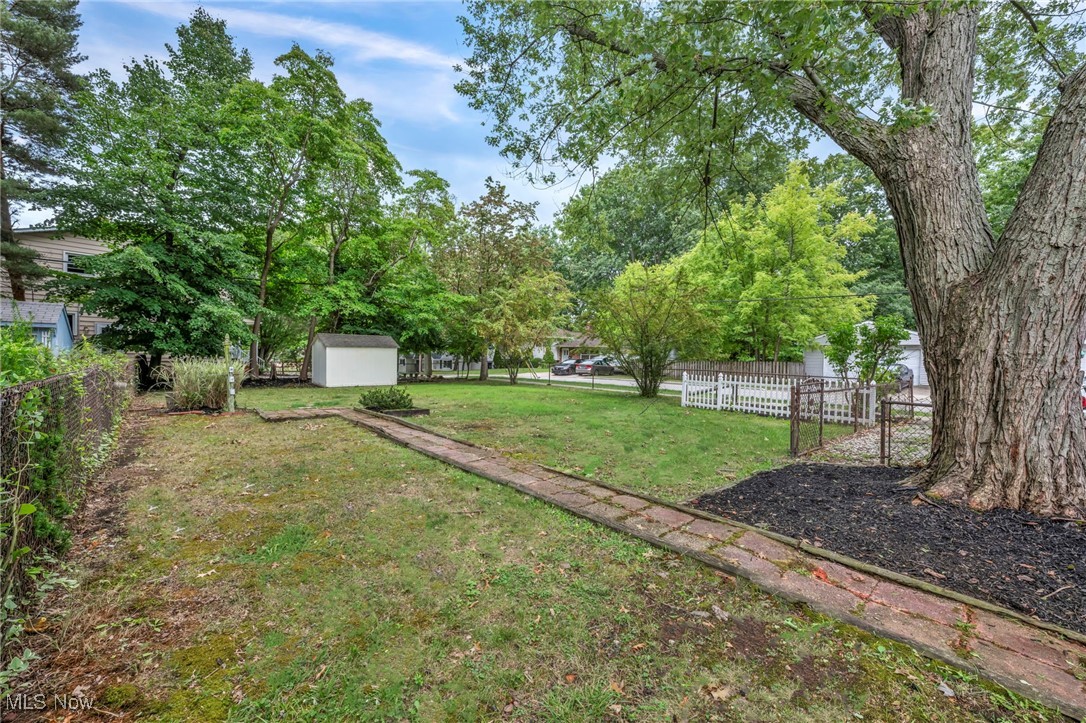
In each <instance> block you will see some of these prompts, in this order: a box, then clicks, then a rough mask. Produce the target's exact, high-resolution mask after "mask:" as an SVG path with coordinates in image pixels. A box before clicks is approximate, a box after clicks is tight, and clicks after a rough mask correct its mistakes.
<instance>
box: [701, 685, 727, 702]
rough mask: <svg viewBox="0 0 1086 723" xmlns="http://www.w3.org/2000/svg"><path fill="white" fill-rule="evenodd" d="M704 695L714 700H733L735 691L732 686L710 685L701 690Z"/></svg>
mask: <svg viewBox="0 0 1086 723" xmlns="http://www.w3.org/2000/svg"><path fill="white" fill-rule="evenodd" d="M701 692H702V694H703V695H705V696H706V697H708V698H712V699H713V700H721V701H723V700H727V699H728V698H731V697H732V696H733V695H734V694H735V691H734V690H732V687H731V686H730V685H720V684H718V683H710V684H709V685H707V686H705V687H704V688H702V689H701Z"/></svg>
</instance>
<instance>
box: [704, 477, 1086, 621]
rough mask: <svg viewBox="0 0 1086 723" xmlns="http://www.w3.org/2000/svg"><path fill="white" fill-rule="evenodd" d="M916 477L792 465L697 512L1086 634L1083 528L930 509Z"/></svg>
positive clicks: (1004, 514)
mask: <svg viewBox="0 0 1086 723" xmlns="http://www.w3.org/2000/svg"><path fill="white" fill-rule="evenodd" d="M910 474H911V471H910V470H904V469H894V468H889V467H855V466H841V465H828V464H793V465H790V466H788V467H784V468H782V469H776V470H770V471H768V472H760V473H758V474H756V475H754V476H753V477H750V478H748V479H746V480H744V481H742V482H740V483H739V484H737V485H735V486H734V487H731V488H729V489H726V490H723V491H721V492H710V493H706V494H704V495H702V496H701V497H698V498H697V499H696V500H694V501H693V502H692V503H691V505H692V506H693V507H697V508H699V509H702V510H705V511H707V512H712V513H714V514H718V515H722V516H724V517H730V518H733V519H736V520H740V521H742V522H746V523H747V524H751V525H758V526H761V527H764V528H766V529H769V530H772V531H774V532H778V533H780V534H784V535H788V536H790V537H795V538H798V539H802V540H806V541H807V542H809V543H810V544H812V545H815V546H819V547H825V548H826V549H829V550H833V551H835V552H839V553H841V554H844V555H848V556H850V557H853V558H856V559H857V560H862V561H864V562H867V563H870V564H873V565H878V566H879V567H883V568H886V569H888V570H893V571H895V572H899V573H902V574H905V575H910V576H912V577H915V578H918V579H921V580H927V581H928V582H931V583H934V584H936V585H940V586H942V587H947V588H950V589H951V590H956V591H958V592H961V593H965V594H967V595H971V596H973V597H976V598H980V599H982V600H987V601H989V602H993V603H996V604H997V605H1002V606H1004V607H1007V608H1010V609H1012V610H1017V611H1020V612H1023V613H1025V614H1027V615H1033V616H1036V617H1037V618H1039V619H1041V620H1045V621H1048V622H1051V623H1055V624H1056V625H1061V626H1063V627H1065V628H1069V629H1071V630H1076V631H1078V632H1082V633H1086V525H1083V524H1082V523H1078V522H1061V521H1053V520H1049V519H1046V518H1044V517H1037V516H1034V515H1030V514H1026V513H1023V512H1014V511H1011V510H992V511H989V512H976V511H974V510H970V509H967V508H964V507H960V506H956V505H951V504H948V503H946V502H942V501H939V502H934V503H929V502H927V501H924V500H922V499H920V498H918V492H919V490H918V489H917V488H915V487H909V486H903V484H902V480H903V479H904V478H905V477H908V476H909V475H910Z"/></svg>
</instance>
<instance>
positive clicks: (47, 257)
mask: <svg viewBox="0 0 1086 723" xmlns="http://www.w3.org/2000/svg"><path fill="white" fill-rule="evenodd" d="M16 236H17V237H18V240H19V243H21V244H22V245H23V246H26V247H27V248H28V249H31V250H33V251H35V252H37V254H38V263H39V264H41V265H42V266H44V267H46V268H49V269H55V270H57V271H63V270H64V259H65V254H79V255H81V256H96V255H98V254H101V253H105V252H106V251H108V250H109V249H108V247H107V246H106V245H105V244H103V243H102V242H101V241H95V240H94V239H89V238H84V237H82V236H72V235H71V234H63V235H61V236H59V237H57V234H56V233H55V232H53V231H17V232H16ZM0 296H2V297H4V298H11V282H10V281H9V279H8V276H7V274H6V273H0ZM26 300H27V301H47V299H46V298H45V293H44V292H43V291H41V290H40V289H29V290H27V292H26ZM68 313H69V314H72V315H73V316H74V317H75V325H74V326H73V328H72V333H73V336H74V337H75V338H76V339H79V338H81V337H84V336H94V335H95V334H97V333H98V325H99V324H110V323H112V322H113V321H114V320H113V319H109V318H107V317H103V316H95V315H93V314H84V313H83V310H82V308H81V307H80V306H79V305H77V304H70V305H69V306H68Z"/></svg>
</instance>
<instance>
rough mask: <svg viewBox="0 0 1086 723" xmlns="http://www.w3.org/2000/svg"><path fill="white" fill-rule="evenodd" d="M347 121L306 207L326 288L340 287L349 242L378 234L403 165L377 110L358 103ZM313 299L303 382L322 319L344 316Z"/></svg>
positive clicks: (347, 111) (352, 106)
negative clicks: (384, 202) (339, 275)
mask: <svg viewBox="0 0 1086 723" xmlns="http://www.w3.org/2000/svg"><path fill="white" fill-rule="evenodd" d="M344 120H345V124H344V127H343V129H342V130H341V132H340V133H339V134H338V135H337V137H336V144H335V147H334V149H333V150H332V157H331V159H330V161H329V163H327V164H326V165H325V166H324V167H322V168H320V169H319V170H318V172H317V173H318V175H317V183H316V188H315V192H314V193H313V194H312V198H311V199H310V201H309V208H308V209H307V214H308V215H310V216H311V217H314V219H315V223H312V224H311V225H310V228H311V231H312V232H315V233H316V235H317V238H318V239H321V240H323V241H318V242H317V243H318V245H320V246H321V247H323V248H324V249H325V253H326V256H327V263H326V268H327V271H328V273H327V276H326V278H325V286H327V287H331V286H333V285H334V284H335V283H336V268H337V266H336V264H337V261H338V260H339V253H340V251H341V250H342V249H343V246H344V244H346V243H347V242H348V241H349V240H350V239H351V238H353V237H356V236H358V235H360V234H363V233H366V234H369V235H371V236H372V235H373V233H372V232H373V230H374V229H375V228H376V227H377V225H378V224H379V222H380V220H381V213H382V198H383V196H384V195H385V194H387V193H389V192H391V191H393V190H395V189H396V188H397V187H398V186H399V185H400V177H399V168H400V165H399V162H398V161H397V160H396V158H395V156H393V155H392V153H391V151H389V149H388V144H387V142H386V141H385V139H384V137H383V136H382V135H381V132H380V123H379V122H378V121H377V119H376V118H375V117H374V115H373V107H372V106H371V105H370V104H369V103H368V102H366V101H365V100H362V99H356V100H353V101H351V102H349V103H348V104H347V106H346V108H345V119H344ZM405 255H406V254H405ZM311 301H317V302H318V303H316V304H314V303H310V304H307V306H310V307H311V313H310V316H309V324H308V329H309V330H308V335H307V339H306V346H305V354H304V356H303V359H302V378H303V379H304V378H308V374H309V362H310V356H311V353H312V348H313V340H314V337H315V335H316V332H317V327H318V325H319V324H320V323H321V318H320V317H322V316H323V318H325V319H327V318H329V317H332V319H331V323H332V326H333V327H335V324H336V320H337V319H338V315H339V310H337V309H331V308H328V307H329V305H328V304H327V303H320V302H325V301H327V300H326V299H324V298H319V299H312V300H311ZM317 307H323V309H318V308H317ZM319 312H323V313H319Z"/></svg>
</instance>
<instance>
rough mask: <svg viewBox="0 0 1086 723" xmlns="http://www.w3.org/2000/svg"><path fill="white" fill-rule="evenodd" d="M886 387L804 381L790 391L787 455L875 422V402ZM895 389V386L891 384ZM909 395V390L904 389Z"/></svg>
mask: <svg viewBox="0 0 1086 723" xmlns="http://www.w3.org/2000/svg"><path fill="white" fill-rule="evenodd" d="M887 390H888V387H887V385H871V384H853V385H851V386H844V387H839V386H831V385H828V384H826V381H825V380H824V379H808V380H805V381H803V382H801V383H800V384H798V385H796V386H795V387H793V388H792V405H791V413H790V414H789V418H790V422H791V443H790V450H789V451H790V452H791V454H792V456H794V457H798V456H800V455H803V454H807V453H808V452H811V451H813V450H816V449H821V448H822V447H823V446H824V445H825V443H826V442H827V440H829V439H840V438H841V437H842V436H845V435H848V434H854V433H856V432H859V431H860V430H861V429H868V428H871V427H872V426H873V425H874V424H875V423H876V420H877V412H878V409H879V405H878V401H877V400H878V399H879V398H880V396H881V395H882V394H884V393H885V392H886V391H887ZM893 390H895V391H896V390H897V385H896V384H895V385H893ZM908 393H909V394H910V395H911V394H912V387H911V386H910V387H908Z"/></svg>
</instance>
